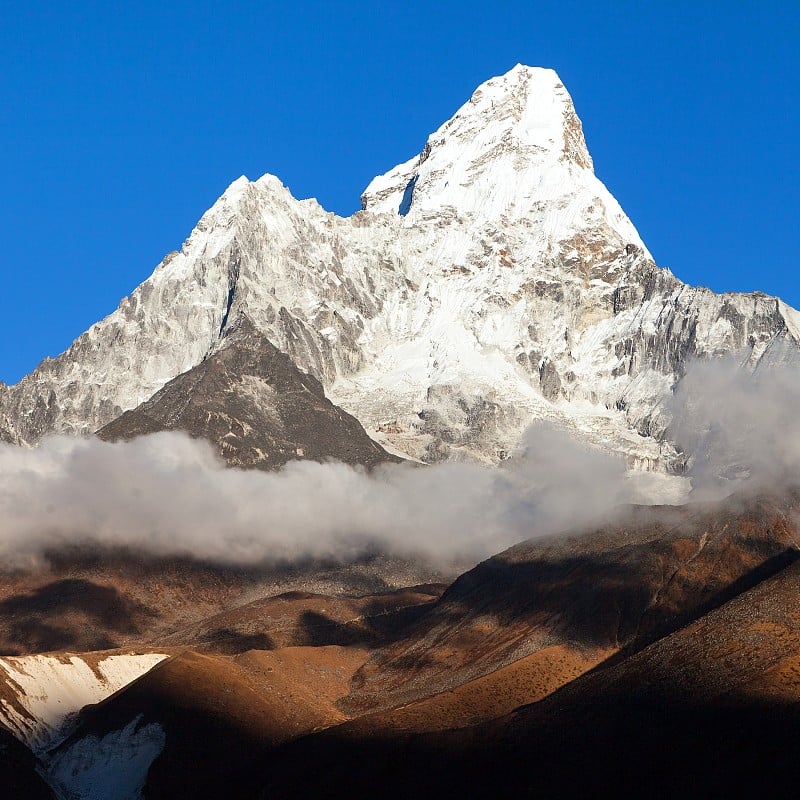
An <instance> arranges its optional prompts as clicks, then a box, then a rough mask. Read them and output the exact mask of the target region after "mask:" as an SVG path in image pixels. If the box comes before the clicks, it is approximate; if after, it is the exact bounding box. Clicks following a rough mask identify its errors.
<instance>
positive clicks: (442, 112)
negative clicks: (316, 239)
mask: <svg viewBox="0 0 800 800" xmlns="http://www.w3.org/2000/svg"><path fill="white" fill-rule="evenodd" d="M290 6H291V8H290ZM56 7H57V8H56ZM517 62H523V63H526V64H531V65H535V66H548V67H553V68H554V69H556V70H557V71H558V72H559V74H560V76H561V78H562V80H563V81H564V83H565V84H566V86H567V88H568V89H569V91H570V92H571V94H572V96H573V99H574V100H575V105H576V108H577V111H578V114H579V115H580V117H581V118H582V120H583V124H584V131H585V133H586V138H587V142H588V145H589V149H590V151H591V153H592V156H593V158H594V162H595V170H596V172H597V174H598V176H599V177H600V178H601V179H602V180H603V181H604V182H605V183H606V184H607V185H608V187H609V188H610V189H611V191H612V193H613V194H614V195H615V196H616V197H617V199H618V200H619V201H620V203H621V204H622V206H623V208H624V209H625V210H626V211H627V212H628V214H629V216H630V217H631V219H632V220H633V222H634V224H635V225H636V226H637V227H638V229H639V231H640V233H641V235H642V237H643V239H644V240H645V242H646V243H647V244H648V247H649V248H650V250H651V251H652V253H653V254H654V256H655V258H656V261H657V262H658V263H659V264H660V265H662V266H668V267H670V268H671V269H672V270H673V271H674V272H675V273H676V274H677V275H678V277H680V278H682V279H683V280H686V281H689V282H691V283H699V284H703V285H706V286H710V287H711V288H713V289H715V290H718V291H722V290H742V291H744V290H752V289H760V290H762V291H765V292H769V293H773V294H778V295H780V296H782V297H783V298H784V299H785V300H786V301H787V302H789V303H791V304H792V305H794V306H800V279H799V278H798V264H797V255H798V250H799V249H800V248H799V247H798V245H800V233H798V231H800V225H799V224H798V215H799V212H800V188H799V187H800V181H799V180H798V179H799V178H800V168H799V167H798V161H799V160H798V157H797V131H798V130H800V110H798V109H799V108H800V104H798V99H800V98H799V97H798V94H800V93H799V92H798V89H799V88H800V4H798V3H796V2H785V3H778V2H773V3H770V2H766V3H763V2H762V3H755V2H748V1H747V0H744V1H743V0H736V2H726V3H708V2H683V0H672V1H671V2H670V3H639V2H636V3H634V2H616V3H610V2H608V3H594V2H569V1H568V0H560V2H533V1H532V0H528V1H527V2H513V3H512V2H503V0H494V2H482V3H477V2H468V0H462V2H459V3H455V2H437V3H417V2H406V3H382V2H369V3H366V2H364V3H361V2H351V3H323V2H295V3H293V4H288V3H280V4H278V3H271V2H264V0H261V2H238V3H237V2H230V1H229V2H227V3H210V2H206V1H205V0H198V1H197V2H193V3H186V2H181V1H180V0H173V2H171V3H163V2H160V3H154V2H149V0H142V2H139V3H135V4H134V3H124V4H123V3H114V2H110V1H109V0H106V2H96V3H93V2H83V1H82V0H75V2H73V3H71V4H66V3H57V4H53V3H47V4H45V3H38V2H35V0H34V2H28V3H25V4H13V5H12V3H11V2H9V0H0V153H2V158H0V236H2V243H3V246H2V249H1V250H0V258H2V276H3V282H2V291H1V292H0V319H1V320H2V325H3V328H4V330H3V333H2V336H0V380H4V381H6V382H9V383H10V382H13V381H15V380H17V379H19V377H21V376H22V375H23V374H25V373H26V372H28V371H30V370H31V369H32V368H33V367H34V366H35V365H36V364H37V363H38V362H39V361H40V360H41V359H42V358H43V357H44V356H46V355H56V354H58V353H59V352H61V351H62V350H63V349H65V348H66V347H67V346H68V345H69V344H70V342H71V341H72V340H73V339H74V338H75V337H76V336H77V335H78V334H80V333H81V332H82V331H83V330H85V329H86V328H87V327H89V326H90V325H91V324H92V323H93V322H95V321H96V320H97V319H99V318H101V317H102V316H105V315H106V314H107V313H109V312H111V311H113V309H114V308H115V307H116V305H117V303H118V302H119V300H120V298H121V297H122V296H124V295H126V294H128V293H129V292H130V291H131V290H132V289H133V288H134V287H135V286H136V285H137V284H139V283H140V282H141V281H142V280H144V279H145V278H146V277H147V276H148V275H149V274H150V273H151V272H152V270H153V268H154V267H155V265H156V264H157V263H158V262H159V261H160V259H161V257H162V256H163V255H164V254H165V253H167V252H168V251H170V250H173V249H175V248H177V247H179V246H180V243H181V242H182V241H183V240H184V239H185V238H186V236H187V235H188V233H189V232H190V230H191V229H192V227H193V225H194V223H195V222H196V221H197V219H199V217H200V216H201V214H202V213H203V211H204V210H205V209H206V208H207V207H208V206H210V205H211V204H212V203H213V202H214V200H215V199H216V198H217V196H219V195H220V194H221V193H222V191H223V190H224V189H225V187H226V186H227V185H228V184H229V183H230V182H231V181H232V180H233V179H234V178H236V177H238V176H239V175H241V174H246V175H248V176H249V177H250V178H256V177H258V176H259V175H261V174H262V173H264V172H272V173H274V174H276V175H278V176H279V177H280V178H281V180H283V182H284V183H285V184H286V185H287V186H289V188H290V189H291V190H292V192H293V193H294V195H295V196H296V197H309V196H314V197H317V198H318V199H319V200H320V202H321V203H322V204H323V205H324V206H325V207H326V208H328V209H329V210H332V211H336V212H337V213H339V214H349V213H352V212H353V211H355V210H356V209H357V208H358V198H359V194H360V192H361V191H362V189H363V188H364V187H365V186H366V184H367V183H368V182H369V180H370V179H371V178H372V177H373V176H374V175H375V174H378V173H381V172H384V171H386V170H387V169H389V168H390V167H392V166H393V165H394V164H396V163H397V162H400V161H403V160H405V159H407V158H409V157H410V156H412V155H414V154H415V153H417V152H419V151H420V149H421V148H422V146H423V144H424V142H425V139H426V137H427V135H428V133H430V132H431V131H432V130H434V129H435V128H436V127H438V125H439V124H440V123H441V122H443V121H444V120H446V119H447V118H448V117H450V116H451V115H452V114H453V112H454V111H455V110H456V109H457V108H458V107H459V106H460V105H461V104H462V103H463V102H464V101H465V100H466V99H467V98H468V97H469V95H470V94H471V92H472V90H473V89H474V88H475V87H476V86H477V85H478V84H479V83H481V82H482V81H484V80H486V79H487V78H489V77H491V76H492V75H497V74H500V73H503V72H505V71H506V70H508V69H509V68H510V67H512V66H513V65H514V64H515V63H517Z"/></svg>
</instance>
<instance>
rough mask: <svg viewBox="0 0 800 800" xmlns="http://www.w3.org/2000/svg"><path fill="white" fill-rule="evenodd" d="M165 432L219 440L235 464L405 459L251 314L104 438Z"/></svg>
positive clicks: (128, 413)
mask: <svg viewBox="0 0 800 800" xmlns="http://www.w3.org/2000/svg"><path fill="white" fill-rule="evenodd" d="M165 430H182V431H186V432H187V433H189V434H190V435H191V436H192V437H195V438H202V439H206V440H208V441H211V442H213V443H214V444H215V445H216V446H217V448H218V449H219V452H220V455H221V456H222V457H223V458H224V459H225V460H226V462H227V463H228V464H230V465H231V466H235V467H258V468H261V469H278V468H279V467H282V466H283V465H284V464H285V463H286V462H287V461H289V460H291V459H296V458H306V459H313V460H315V461H326V460H333V461H341V462H344V463H345V464H362V465H364V466H367V467H371V466H375V465H376V464H380V463H382V462H391V461H394V462H397V461H401V459H400V458H398V457H397V456H394V455H391V454H389V453H387V452H386V451H385V450H384V449H383V448H382V447H381V446H380V445H379V444H378V443H377V442H374V441H373V440H372V439H370V438H369V436H367V434H366V432H365V431H364V429H363V428H362V427H361V424H360V423H359V422H358V420H356V419H355V418H354V417H352V416H350V414H347V413H345V412H344V411H342V410H341V409H340V408H337V407H336V406H334V405H333V404H332V403H331V402H330V401H329V400H328V399H327V398H326V397H325V392H324V391H323V389H322V385H321V384H320V383H319V381H318V380H317V379H316V378H313V377H312V376H310V375H306V374H305V373H302V372H300V370H299V369H298V368H297V367H296V366H295V365H294V363H293V362H292V360H291V359H290V358H289V356H287V355H286V354H285V353H281V352H280V351H279V350H277V349H276V348H275V347H274V346H273V345H272V344H271V343H270V342H269V341H268V340H267V339H266V338H265V337H264V336H263V335H262V334H261V333H260V332H259V331H257V330H256V329H255V328H254V327H253V325H252V323H251V322H250V321H249V320H248V319H247V318H246V317H243V318H242V319H241V320H240V321H239V324H238V326H237V327H230V328H228V329H227V331H226V336H225V339H224V340H223V341H222V342H221V343H220V346H219V348H218V349H217V350H216V352H214V353H213V354H212V355H210V356H209V357H208V358H206V359H204V360H203V361H201V362H200V364H198V365H197V366H196V367H192V369H190V370H189V371H188V372H184V373H183V374H181V375H179V376H178V377H177V378H173V379H172V380H171V381H170V382H169V383H167V385H166V386H165V387H164V388H163V389H160V390H159V391H158V392H156V394H155V395H154V396H153V397H151V398H150V399H149V400H147V401H146V402H144V403H142V404H141V405H140V406H137V407H136V408H135V409H133V410H132V411H126V412H125V413H124V414H122V416H120V417H118V418H117V419H115V420H114V421H113V422H111V423H109V424H108V425H106V426H105V427H103V428H101V429H100V430H99V431H98V432H97V435H98V436H99V437H100V438H101V439H105V440H107V441H116V440H119V439H132V438H134V437H136V436H142V435H143V434H147V433H154V432H155V431H165Z"/></svg>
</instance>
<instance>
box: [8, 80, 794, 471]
mask: <svg viewBox="0 0 800 800" xmlns="http://www.w3.org/2000/svg"><path fill="white" fill-rule="evenodd" d="M484 123H485V124H484ZM412 184H413V185H412ZM407 193H408V195H409V196H408V197H405V195H406V194H407ZM363 203H364V205H365V208H366V209H367V210H362V211H359V212H356V213H355V214H353V215H352V216H351V217H348V218H343V217H337V216H336V215H335V214H331V213H329V212H326V211H325V210H324V209H323V208H322V207H321V206H320V205H319V204H318V203H317V202H316V201H315V200H313V199H309V200H296V199H294V198H293V197H292V196H291V194H290V193H289V191H288V189H286V187H285V186H284V185H283V184H282V183H281V182H280V180H279V179H277V178H276V177H274V176H271V175H264V176H262V177H261V178H259V179H258V180H257V181H253V182H250V181H247V179H245V178H239V179H237V180H236V181H234V182H233V183H232V184H231V185H230V186H229V187H228V189H227V190H226V191H225V193H223V195H222V196H221V197H220V199H219V200H218V201H217V202H216V203H215V204H214V206H212V208H211V209H209V211H207V212H206V213H205V214H204V215H203V217H202V218H201V219H200V221H199V222H198V224H197V226H196V228H195V229H194V231H193V232H192V234H191V235H190V237H189V238H188V239H187V240H186V242H184V244H183V246H182V248H181V249H180V250H179V251H174V252H173V253H171V254H169V255H168V256H167V257H166V258H165V259H164V260H163V261H162V262H161V264H160V265H159V266H158V267H157V268H156V270H155V272H154V273H153V275H152V276H151V277H150V278H148V279H147V280H146V281H144V282H143V283H142V284H141V285H140V286H139V287H137V289H136V290H134V292H133V293H132V294H131V295H130V297H126V298H124V299H123V300H122V302H121V303H120V306H119V308H118V309H117V310H116V311H115V312H114V313H112V314H111V315H110V316H108V317H106V318H105V319H104V320H101V321H100V322H98V323H96V324H95V325H93V326H92V327H91V328H90V329H89V330H88V331H87V332H86V333H85V334H83V335H82V336H81V337H79V338H78V339H77V340H76V342H75V343H74V344H73V346H72V347H71V348H70V349H69V350H67V351H66V352H65V353H64V354H62V355H61V356H59V357H58V358H56V359H46V360H45V361H44V362H42V364H41V365H40V366H39V367H38V368H37V369H36V370H35V371H34V372H33V373H31V375H29V376H26V377H25V378H23V379H22V381H20V382H19V383H18V384H16V385H15V386H12V387H0V439H4V440H6V441H10V442H13V443H16V444H33V443H35V442H36V441H38V439H39V438H41V436H42V435H44V434H46V433H50V432H62V433H67V434H83V433H91V432H94V431H95V430H97V429H99V428H100V427H102V426H104V425H106V424H108V423H109V422H111V421H112V420H113V419H115V418H116V417H118V416H120V414H122V413H123V412H124V411H126V410H130V409H131V408H133V407H135V406H137V405H139V404H140V403H141V402H143V401H144V400H145V399H147V398H148V397H150V396H152V395H153V394H154V393H155V392H157V391H158V390H160V389H161V388H162V387H163V386H164V384H165V383H167V382H168V381H169V380H171V379H173V378H175V377H176V376H177V375H179V374H181V373H183V372H186V371H187V370H189V369H191V368H192V367H194V366H196V365H197V364H199V363H200V362H201V361H202V360H203V359H204V358H206V357H208V356H209V355H210V354H212V353H213V352H215V350H216V348H218V347H219V346H220V343H221V341H222V340H223V339H224V335H225V330H226V328H227V326H229V324H231V321H232V320H234V319H236V317H237V316H238V315H239V314H241V313H245V314H247V315H248V316H249V317H250V318H251V319H252V320H253V323H254V325H255V326H256V327H257V328H258V329H259V330H260V331H261V332H262V333H263V334H264V335H265V336H266V337H267V338H268V339H269V341H270V342H272V343H273V344H274V345H275V346H276V347H277V348H278V349H279V350H281V351H282V352H285V353H286V354H287V355H289V356H290V357H291V358H292V360H293V361H294V362H295V364H296V365H297V366H298V367H299V368H300V369H301V370H303V371H306V372H308V373H310V374H312V375H313V376H315V377H316V378H317V379H319V380H320V381H321V382H322V383H323V385H324V387H325V389H326V391H327V393H328V395H329V397H330V399H331V400H332V401H333V402H334V403H335V404H336V405H339V406H340V407H342V408H343V409H344V410H345V411H347V412H348V413H350V414H353V415H354V416H355V417H356V418H357V419H358V420H359V421H360V422H361V423H362V424H363V425H364V427H365V428H366V430H367V432H368V433H369V434H370V435H371V436H372V437H373V438H374V439H376V441H378V442H379V443H382V444H385V445H386V446H387V447H389V448H390V449H392V450H394V451H398V452H401V453H404V454H406V455H408V456H410V457H412V458H415V459H418V460H423V461H428V462H435V461H441V460H448V459H462V458H467V459H472V460H475V459H477V460H481V461H486V462H497V461H499V460H502V459H503V458H504V457H506V456H507V455H508V454H509V453H511V452H513V450H514V448H515V445H516V442H517V441H518V438H519V436H520V434H521V432H522V430H524V428H525V427H526V426H527V425H528V424H529V423H530V422H532V421H534V420H537V419H546V420H550V421H553V422H555V423H556V424H559V425H562V426H565V427H567V428H569V429H571V430H573V431H574V432H576V433H577V435H578V436H580V437H581V438H583V439H585V440H588V441H589V442H591V443H593V444H596V445H599V446H601V447H604V448H606V449H610V450H614V451H618V452H622V453H623V454H625V455H626V456H627V457H628V459H629V461H630V463H631V464H632V465H634V466H638V467H644V468H655V469H660V470H668V471H678V472H680V471H681V469H682V468H683V463H684V461H685V454H682V453H681V452H680V451H679V448H677V447H676V444H675V443H674V442H671V441H670V440H669V438H668V425H669V420H670V417H669V409H668V408H667V407H666V404H665V401H666V400H668V399H669V397H670V396H671V393H672V388H673V387H674V385H675V384H676V383H678V382H679V381H680V379H681V378H682V376H683V373H684V372H685V370H686V368H687V365H688V363H689V361H690V360H691V359H694V358H700V359H704V358H711V357H716V356H719V355H726V354H727V355H733V356H735V358H736V359H737V360H738V361H739V362H740V363H741V364H743V365H744V366H745V367H746V368H747V369H749V370H752V369H754V368H756V367H757V366H758V365H760V364H772V363H779V364H786V363H788V364H792V365H795V364H800V355H799V353H800V350H799V349H798V347H799V346H798V341H800V315H798V314H797V312H795V311H794V310H793V309H790V308H789V307H788V306H786V305H785V304H784V303H783V302H782V301H780V300H779V299H777V298H771V297H768V296H766V295H762V294H760V293H750V294H732V293H731V294H723V295H717V294H714V293H713V292H711V291H710V290H707V289H702V288H693V287H690V286H687V285H685V284H683V283H682V282H681V281H679V280H678V279H677V278H676V277H675V276H674V275H673V274H672V273H671V272H669V270H665V269H662V268H659V267H657V266H656V265H655V263H654V262H653V261H652V259H651V257H650V254H649V253H648V251H647V249H646V247H645V245H644V244H643V243H642V241H641V239H640V238H639V236H638V234H637V233H636V230H635V228H634V226H633V225H632V224H631V223H630V221H629V220H628V218H627V217H626V216H625V215H624V212H622V209H621V208H620V207H619V204H618V203H617V201H616V200H615V199H614V198H613V197H612V196H611V195H610V193H609V192H608V190H607V189H606V188H605V186H603V184H602V183H601V182H600V181H599V180H598V179H597V178H596V176H595V175H594V171H593V168H592V164H591V158H590V156H589V155H588V149H586V146H585V141H584V140H583V135H582V130H581V125H580V120H579V118H578V117H577V114H576V113H575V110H574V107H573V105H572V101H571V99H570V98H569V94H568V93H567V91H566V89H565V88H564V87H563V85H562V84H561V82H560V80H559V79H558V76H557V75H556V74H555V73H554V72H552V70H543V69H538V68H530V67H523V66H521V65H518V66H517V67H515V68H513V69H512V70H511V71H510V72H509V73H507V74H506V75H505V76H499V77H498V78H493V79H491V80H489V81H487V82H486V83H484V84H482V85H481V86H480V87H478V89H477V90H476V91H475V93H473V96H472V98H470V100H468V101H467V103H466V104H465V105H464V106H462V108H461V109H459V111H458V112H456V115H455V116H454V117H452V118H451V120H450V121H448V122H446V123H445V124H444V125H443V126H441V127H440V128H439V129H438V130H437V131H436V132H434V133H433V134H432V135H431V137H429V139H428V142H427V143H426V146H425V147H424V148H423V151H422V153H421V154H420V155H419V156H417V157H416V158H414V159H411V160H409V161H408V162H405V164H401V165H399V166H398V167H395V168H394V169H393V170H390V171H389V172H388V173H386V175H384V176H379V177H378V178H376V179H375V180H373V181H372V182H371V183H370V185H369V186H368V187H367V189H366V190H365V193H364V197H363ZM404 203H406V205H407V207H405V206H404ZM401 207H402V208H401Z"/></svg>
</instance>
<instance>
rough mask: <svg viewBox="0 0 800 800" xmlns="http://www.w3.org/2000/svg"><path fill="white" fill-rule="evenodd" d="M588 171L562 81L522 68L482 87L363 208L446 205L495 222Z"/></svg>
mask: <svg viewBox="0 0 800 800" xmlns="http://www.w3.org/2000/svg"><path fill="white" fill-rule="evenodd" d="M583 170H587V171H589V172H591V170H592V160H591V158H590V156H589V153H588V151H587V149H586V143H585V141H584V138H583V131H582V127H581V123H580V120H579V119H578V117H577V115H576V114H575V109H574V107H573V105H572V99H571V98H570V96H569V93H568V92H567V90H566V89H565V88H564V85H563V84H562V83H561V81H560V80H559V77H558V75H557V74H556V73H555V72H554V71H553V70H551V69H541V68H535V67H526V66H523V65H521V64H518V65H517V66H515V67H514V68H513V69H511V70H510V71H509V72H507V73H506V74H505V75H501V76H499V77H496V78H492V79H491V80H488V81H486V82H485V83H483V84H481V85H480V86H479V87H478V88H477V89H476V90H475V91H474V92H473V94H472V97H470V99H469V100H468V101H467V102H466V103H464V105H463V106H461V108H460V109H459V110H458V111H457V112H456V113H455V115H454V116H453V117H452V118H451V119H449V120H448V121H447V122H445V123H444V124H443V125H442V126H441V127H440V128H439V129H438V130H437V131H435V132H434V133H432V134H431V135H430V136H429V137H428V141H427V143H426V145H425V147H424V149H423V151H422V153H421V154H420V155H419V156H417V157H415V158H413V159H411V160H410V161H407V162H405V163H404V164H400V165H399V166H397V167H395V168H394V169H393V170H391V171H390V172H388V173H386V174H385V175H382V176H379V177H377V178H375V179H374V180H373V181H372V183H370V185H369V186H368V187H367V189H366V191H365V192H364V194H363V196H362V198H361V202H362V206H363V208H364V209H365V210H367V211H373V212H393V213H399V214H401V215H403V216H405V215H407V214H410V215H412V216H414V215H416V212H417V211H418V210H433V209H436V210H438V209H441V208H443V207H446V206H452V207H453V208H455V209H458V210H459V211H461V212H478V213H480V215H481V216H493V215H496V214H497V213H502V212H505V211H507V210H509V207H511V206H515V205H520V204H522V205H524V200H525V199H526V196H527V198H528V199H531V198H533V196H534V195H536V196H537V197H538V194H539V192H540V190H541V189H545V190H546V189H547V188H548V187H547V184H548V183H549V184H563V183H564V179H565V177H566V175H565V173H569V172H573V171H583ZM543 184H544V185H543ZM520 210H521V209H520ZM481 212H482V213H481Z"/></svg>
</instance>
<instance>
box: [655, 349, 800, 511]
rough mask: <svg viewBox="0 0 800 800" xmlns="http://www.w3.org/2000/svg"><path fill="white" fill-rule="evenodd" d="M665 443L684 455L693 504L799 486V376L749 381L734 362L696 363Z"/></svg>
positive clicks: (767, 371) (759, 374)
mask: <svg viewBox="0 0 800 800" xmlns="http://www.w3.org/2000/svg"><path fill="white" fill-rule="evenodd" d="M669 414H670V416H671V417H672V424H671V425H670V427H669V428H668V430H667V435H668V437H669V438H670V439H672V440H673V441H675V442H676V443H677V444H678V445H679V446H680V447H681V449H682V450H683V452H684V453H686V455H687V475H688V476H689V477H690V478H691V482H692V497H693V499H694V498H697V499H702V498H707V499H716V498H720V497H724V496H725V495H727V494H730V493H731V492H732V491H736V490H738V489H744V488H746V489H749V490H753V491H759V490H763V489H769V488H779V487H781V486H785V485H787V484H790V483H792V482H796V481H797V476H798V470H800V374H798V372H797V370H796V369H795V370H792V369H790V368H789V367H780V366H773V367H763V368H759V369H757V370H756V371H755V373H750V372H748V371H746V370H744V369H742V368H741V367H740V366H739V365H738V364H737V363H736V362H735V361H734V360H733V359H730V358H726V359H717V360H713V361H703V362H695V363H693V364H692V365H690V367H689V369H688V370H687V374H686V375H685V377H684V378H683V380H682V381H681V382H680V383H679V384H678V386H677V391H676V393H675V396H674V398H673V399H672V402H671V403H670V404H669Z"/></svg>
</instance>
